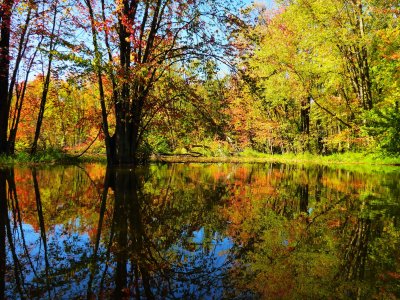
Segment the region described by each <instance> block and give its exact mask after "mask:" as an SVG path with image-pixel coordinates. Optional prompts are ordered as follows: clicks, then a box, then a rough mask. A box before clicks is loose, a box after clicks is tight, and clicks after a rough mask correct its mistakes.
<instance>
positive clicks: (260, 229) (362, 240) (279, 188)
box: [0, 164, 400, 299]
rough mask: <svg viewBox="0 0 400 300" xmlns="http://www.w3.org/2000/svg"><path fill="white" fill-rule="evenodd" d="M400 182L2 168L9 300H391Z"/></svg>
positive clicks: (214, 169)
mask: <svg viewBox="0 0 400 300" xmlns="http://www.w3.org/2000/svg"><path fill="white" fill-rule="evenodd" d="M399 182H400V169H396V168H391V169H385V168H383V169H382V170H371V169H368V168H364V169H363V168H354V169H351V168H333V167H332V168H331V167H322V166H302V165H280V164H253V165H252V164H248V165H246V164H159V165H158V164H153V165H150V166H148V167H143V168H136V169H129V168H121V169H106V167H105V166H104V165H101V164H87V165H80V166H51V167H29V168H28V167H15V168H3V169H0V206H1V207H0V214H1V215H0V299H3V298H11V299H14V298H17V299H18V298H28V299H71V298H75V299H76V298H77V299H82V298H87V299H97V298H100V299H107V298H113V299H118V298H124V299H132V298H136V299H326V298H331V299H332V298H335V299H336V298H337V299H353V298H354V299H357V298H358V299H370V298H376V299H395V298H399V297H400V222H399V221H400V219H399V217H400V196H399V195H400V185H399Z"/></svg>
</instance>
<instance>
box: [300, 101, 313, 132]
mask: <svg viewBox="0 0 400 300" xmlns="http://www.w3.org/2000/svg"><path fill="white" fill-rule="evenodd" d="M310 102H311V97H307V98H306V99H304V100H302V101H301V111H300V130H301V132H302V133H305V134H307V135H309V134H310Z"/></svg>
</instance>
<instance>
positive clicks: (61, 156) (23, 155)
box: [0, 150, 106, 166]
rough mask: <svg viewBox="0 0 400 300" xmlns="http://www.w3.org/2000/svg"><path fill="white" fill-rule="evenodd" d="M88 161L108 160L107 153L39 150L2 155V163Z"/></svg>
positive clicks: (0, 160)
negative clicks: (80, 154)
mask: <svg viewBox="0 0 400 300" xmlns="http://www.w3.org/2000/svg"><path fill="white" fill-rule="evenodd" d="M87 162H106V157H105V155H94V154H88V155H84V156H79V157H78V156H77V155H74V154H71V153H66V152H62V151H57V150H50V151H45V152H38V153H37V154H36V155H33V156H31V155H30V154H29V153H27V152H19V153H17V154H15V155H13V156H0V166H1V165H15V164H23V165H31V164H33V165H34V164H79V163H87Z"/></svg>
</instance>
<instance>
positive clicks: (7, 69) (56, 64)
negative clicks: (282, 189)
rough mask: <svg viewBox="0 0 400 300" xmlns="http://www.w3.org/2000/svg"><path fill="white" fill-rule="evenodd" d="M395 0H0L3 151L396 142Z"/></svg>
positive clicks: (182, 150)
mask: <svg viewBox="0 0 400 300" xmlns="http://www.w3.org/2000/svg"><path fill="white" fill-rule="evenodd" d="M399 17H400V4H399V2H398V1H396V0H323V1H322V0H277V1H275V2H273V3H270V2H254V3H251V2H249V1H240V0H237V1H236V0H235V1H229V2H227V1H223V0H189V1H183V0H115V1H111V0H52V1H50V0H24V1H23V0H2V1H1V2H0V26H1V38H0V156H2V157H15V156H25V157H30V158H34V157H35V156H36V155H38V153H64V154H68V153H69V154H74V155H77V156H79V155H81V154H99V155H103V156H104V157H106V158H107V161H108V162H109V163H110V164H115V165H120V164H139V163H142V162H145V161H147V160H148V159H149V157H150V156H152V155H194V156H213V157H214V156H217V157H226V156H232V155H236V154H238V153H246V152H248V153H266V154H287V153H292V154H300V153H311V154H316V155H330V154H335V153H344V152H349V153H354V152H357V153H379V154H380V155H383V156H395V157H398V155H399V153H400V113H399V109H400V108H399V105H400V72H399V71H400V24H399Z"/></svg>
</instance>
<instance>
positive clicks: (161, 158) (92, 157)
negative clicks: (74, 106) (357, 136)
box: [0, 150, 400, 166]
mask: <svg viewBox="0 0 400 300" xmlns="http://www.w3.org/2000/svg"><path fill="white" fill-rule="evenodd" d="M87 162H99V163H105V162H106V157H105V155H101V154H85V155H84V156H81V157H77V156H76V155H73V154H69V153H65V152H62V151H56V150H51V151H46V152H40V153H38V154H37V155H35V156H33V157H32V156H30V155H29V154H28V153H25V152H20V153H18V154H17V155H15V156H11V157H9V156H0V165H13V164H58V163H60V164H62V163H66V164H75V163H87ZM151 162H168V163H190V162H193V163H273V162H276V163H286V164H295V163H303V164H304V163H306V164H319V165H332V166H333V165H337V164H364V165H392V166H400V156H397V157H387V156H383V155H381V154H371V153H369V154H367V153H338V154H332V155H327V156H321V155H314V154H310V153H303V154H282V155H281V154H277V155H271V154H265V153H260V152H256V151H252V150H245V151H243V152H240V153H237V154H235V155H231V156H217V157H209V156H200V157H195V156H190V155H153V156H152V157H151Z"/></svg>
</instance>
